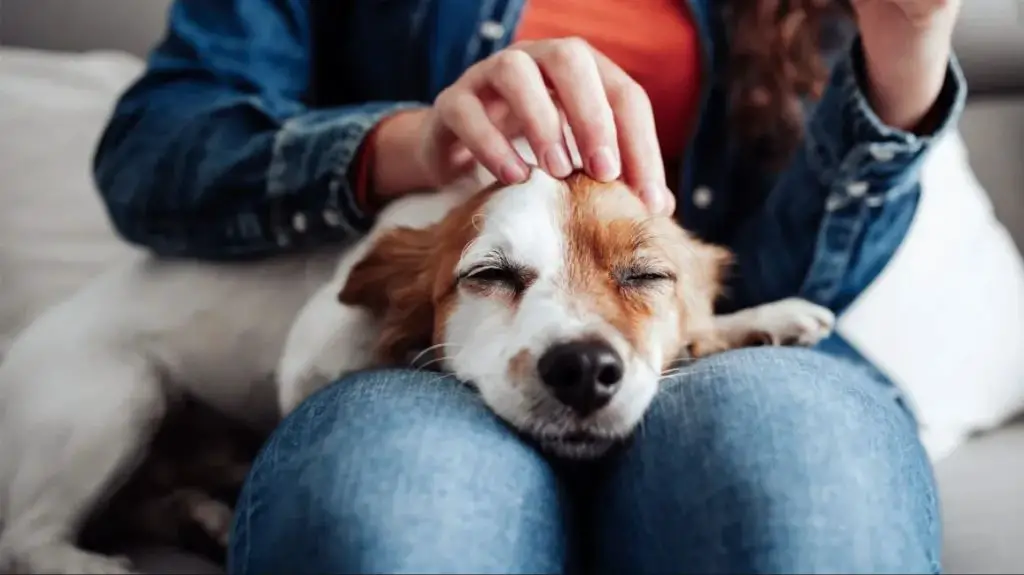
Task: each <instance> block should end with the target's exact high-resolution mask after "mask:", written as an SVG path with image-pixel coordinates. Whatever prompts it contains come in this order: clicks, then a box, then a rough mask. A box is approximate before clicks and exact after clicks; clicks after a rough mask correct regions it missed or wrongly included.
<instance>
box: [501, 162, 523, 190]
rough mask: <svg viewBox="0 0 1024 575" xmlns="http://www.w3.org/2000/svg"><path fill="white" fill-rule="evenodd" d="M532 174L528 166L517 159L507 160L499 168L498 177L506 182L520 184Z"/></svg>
mask: <svg viewBox="0 0 1024 575" xmlns="http://www.w3.org/2000/svg"><path fill="white" fill-rule="evenodd" d="M529 176H530V173H529V172H528V171H527V170H526V168H525V167H524V166H523V165H522V164H520V163H519V162H516V161H515V160H513V161H509V162H505V164H503V165H502V166H501V168H500V169H499V170H498V177H499V178H501V181H503V182H505V183H506V184H518V183H520V182H523V181H525V180H526V178H528V177H529Z"/></svg>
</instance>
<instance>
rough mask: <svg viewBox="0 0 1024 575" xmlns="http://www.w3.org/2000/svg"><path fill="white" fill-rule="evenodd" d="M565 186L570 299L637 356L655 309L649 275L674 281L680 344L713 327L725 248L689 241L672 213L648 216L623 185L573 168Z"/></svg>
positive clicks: (726, 260)
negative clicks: (595, 316)
mask: <svg viewBox="0 0 1024 575" xmlns="http://www.w3.org/2000/svg"><path fill="white" fill-rule="evenodd" d="M566 184H567V185H568V187H569V191H570V200H569V215H568V218H567V219H566V237H567V238H568V262H567V264H568V269H569V274H568V277H569V286H570V288H569V289H570V290H571V293H572V294H573V295H574V297H577V298H579V300H580V301H581V302H582V303H584V304H585V305H588V306H590V307H591V308H592V309H593V310H595V311H596V312H597V313H599V314H600V315H601V316H602V317H603V318H604V319H605V321H607V322H608V323H609V324H611V325H612V327H614V328H615V329H617V330H618V331H619V332H620V333H621V334H622V335H623V336H624V337H625V338H626V340H627V341H629V342H630V344H631V345H632V346H633V348H634V349H635V350H637V351H638V352H639V353H641V354H645V353H646V352H647V351H648V350H646V349H645V348H646V346H647V339H646V338H645V331H646V327H645V326H646V324H647V323H648V322H649V320H650V319H651V317H652V315H653V314H655V313H657V312H658V310H657V309H656V307H655V305H654V301H653V300H652V298H651V297H650V295H651V290H652V289H657V288H658V286H657V279H654V280H653V281H651V280H650V278H656V277H657V276H666V277H665V279H666V280H667V281H672V282H673V283H674V284H675V296H676V299H677V303H678V316H679V319H680V325H679V329H680V334H681V335H682V337H681V341H680V345H683V344H685V341H684V340H685V339H687V338H686V337H685V336H686V334H687V333H690V332H698V331H702V330H704V329H706V328H708V327H710V325H711V323H712V318H713V314H714V302H715V300H716V298H717V297H718V295H719V290H720V286H721V279H722V274H723V270H724V268H725V267H726V265H728V263H729V260H730V254H729V253H728V252H727V251H726V250H723V249H721V248H718V247H715V246H711V245H709V244H705V243H703V242H701V241H699V240H697V239H696V238H693V237H692V236H690V235H689V234H688V233H686V231H684V230H683V229H682V228H681V227H680V226H679V225H678V224H676V223H675V222H674V221H673V220H672V219H671V218H669V217H665V216H651V215H649V213H648V211H647V209H646V208H645V207H644V205H643V203H642V202H641V200H640V199H639V198H637V197H636V196H635V195H634V194H633V193H632V192H630V191H629V190H628V189H627V188H626V186H625V185H624V184H622V183H621V182H610V183H603V182H599V181H596V180H593V179H591V178H589V177H587V176H586V175H584V174H582V173H576V174H573V175H572V176H570V177H569V178H568V179H567V180H566ZM637 280H640V281H637Z"/></svg>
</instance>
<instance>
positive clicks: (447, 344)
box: [409, 342, 462, 365]
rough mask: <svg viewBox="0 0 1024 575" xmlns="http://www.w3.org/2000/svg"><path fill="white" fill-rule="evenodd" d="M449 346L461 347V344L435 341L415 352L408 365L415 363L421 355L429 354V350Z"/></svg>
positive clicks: (421, 357)
mask: <svg viewBox="0 0 1024 575" xmlns="http://www.w3.org/2000/svg"><path fill="white" fill-rule="evenodd" d="M450 347H462V346H461V344H457V343H445V342H442V343H435V344H434V345H432V346H430V347H427V348H425V349H423V350H422V351H420V352H419V353H417V354H416V355H415V356H413V358H412V359H411V360H409V364H410V365H416V362H418V361H419V360H421V359H423V356H425V355H427V354H429V353H430V352H432V351H435V350H438V349H446V348H450Z"/></svg>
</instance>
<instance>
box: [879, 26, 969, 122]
mask: <svg viewBox="0 0 1024 575" xmlns="http://www.w3.org/2000/svg"><path fill="white" fill-rule="evenodd" d="M910 28H911V29H910V30H908V33H907V34H904V35H892V34H887V35H885V36H883V37H875V36H873V35H872V34H871V33H870V31H869V30H865V31H864V32H862V34H861V43H862V50H863V56H864V61H863V64H864V69H863V73H864V78H863V79H864V80H865V82H866V86H865V87H866V89H867V90H866V92H867V94H866V95H867V97H868V100H869V102H870V103H871V107H872V109H873V110H874V111H875V114H876V115H877V116H878V117H879V119H881V120H882V121H883V122H884V123H885V124H886V125H888V126H891V127H893V128H897V129H900V130H906V131H911V132H927V131H929V130H930V126H929V124H930V122H928V119H929V117H930V114H929V112H931V111H932V109H933V108H934V107H935V104H936V102H937V100H938V98H939V95H940V93H941V92H942V87H943V84H944V83H945V80H946V75H947V70H948V67H949V60H950V57H951V55H952V29H951V28H950V29H949V30H948V31H947V30H944V29H927V30H922V29H916V28H913V27H910Z"/></svg>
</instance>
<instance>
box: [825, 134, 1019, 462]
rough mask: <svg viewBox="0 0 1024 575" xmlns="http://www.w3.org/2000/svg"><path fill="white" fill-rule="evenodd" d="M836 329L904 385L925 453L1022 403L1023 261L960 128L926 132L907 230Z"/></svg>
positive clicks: (991, 423) (946, 448) (948, 446)
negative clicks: (934, 136) (931, 138)
mask: <svg viewBox="0 0 1024 575" xmlns="http://www.w3.org/2000/svg"><path fill="white" fill-rule="evenodd" d="M837 329H838V331H839V333H840V334H842V335H843V336H844V337H845V338H846V339H847V340H848V341H849V342H850V343H851V344H852V345H853V346H854V347H855V348H857V349H858V350H859V351H860V352H861V353H862V354H863V355H864V356H865V357H867V358H868V359H870V360H872V361H873V362H874V363H875V364H876V365H877V366H878V367H880V368H881V369H882V371H883V372H885V373H886V374H887V375H888V376H889V377H890V378H892V379H893V381H894V382H895V383H896V384H897V385H898V386H899V387H900V388H901V389H902V390H903V392H904V394H905V396H906V398H907V399H908V400H909V402H910V403H911V405H912V406H913V408H914V409H915V411H916V412H917V415H918V419H919V421H920V423H921V433H922V439H923V441H924V443H925V447H927V449H928V452H929V454H930V455H931V457H932V459H933V460H936V461H937V460H939V459H941V458H942V457H944V456H945V455H947V454H949V453H950V452H951V451H953V449H955V448H956V447H957V446H958V445H960V444H961V443H962V442H963V441H964V440H965V439H967V437H968V436H969V435H971V434H972V433H974V432H977V431H983V430H987V429H991V428H993V427H996V426H998V425H1000V424H1001V423H1003V422H1005V421H1006V420H1007V419H1009V418H1011V417H1012V416H1014V415H1015V414H1017V413H1019V412H1020V411H1021V410H1022V409H1024V264H1022V261H1021V257H1020V254H1019V252H1018V251H1017V248H1016V246H1015V244H1014V242H1013V240H1012V238H1011V237H1010V234H1009V233H1008V232H1007V230H1006V228H1005V227H1004V226H1003V225H1002V224H1001V223H1000V222H999V221H998V220H997V219H996V217H995V215H994V213H993V210H992V204H991V202H990V201H989V198H988V195H987V194H986V193H985V190H984V188H982V186H981V184H980V183H979V182H978V180H977V178H976V177H975V175H974V171H973V170H972V169H971V166H970V163H969V161H968V155H967V150H966V147H965V146H964V143H963V140H962V139H961V137H960V134H958V133H952V134H949V135H948V136H947V137H945V138H944V139H943V140H942V141H940V142H937V143H936V144H935V148H934V149H933V150H932V151H931V153H930V154H929V156H928V158H927V159H926V161H925V163H924V166H923V172H922V195H921V201H920V204H919V207H918V211H917V214H916V215H915V218H914V221H913V223H912V224H911V228H910V230H909V232H908V236H907V238H906V239H905V240H904V242H903V244H902V245H901V246H900V248H899V250H898V251H897V253H896V255H895V256H894V258H893V260H892V261H891V262H890V264H889V265H888V266H887V267H886V269H885V270H884V271H883V272H882V274H881V275H880V276H879V277H878V279H877V280H876V281H875V282H874V283H873V284H872V285H871V286H870V287H869V288H868V290H867V291H866V292H865V293H864V294H862V295H861V297H860V298H858V300H857V301H856V302H854V305H853V306H851V307H850V309H849V310H848V311H847V312H846V313H844V314H843V316H842V317H841V318H839V322H838V328H837Z"/></svg>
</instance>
